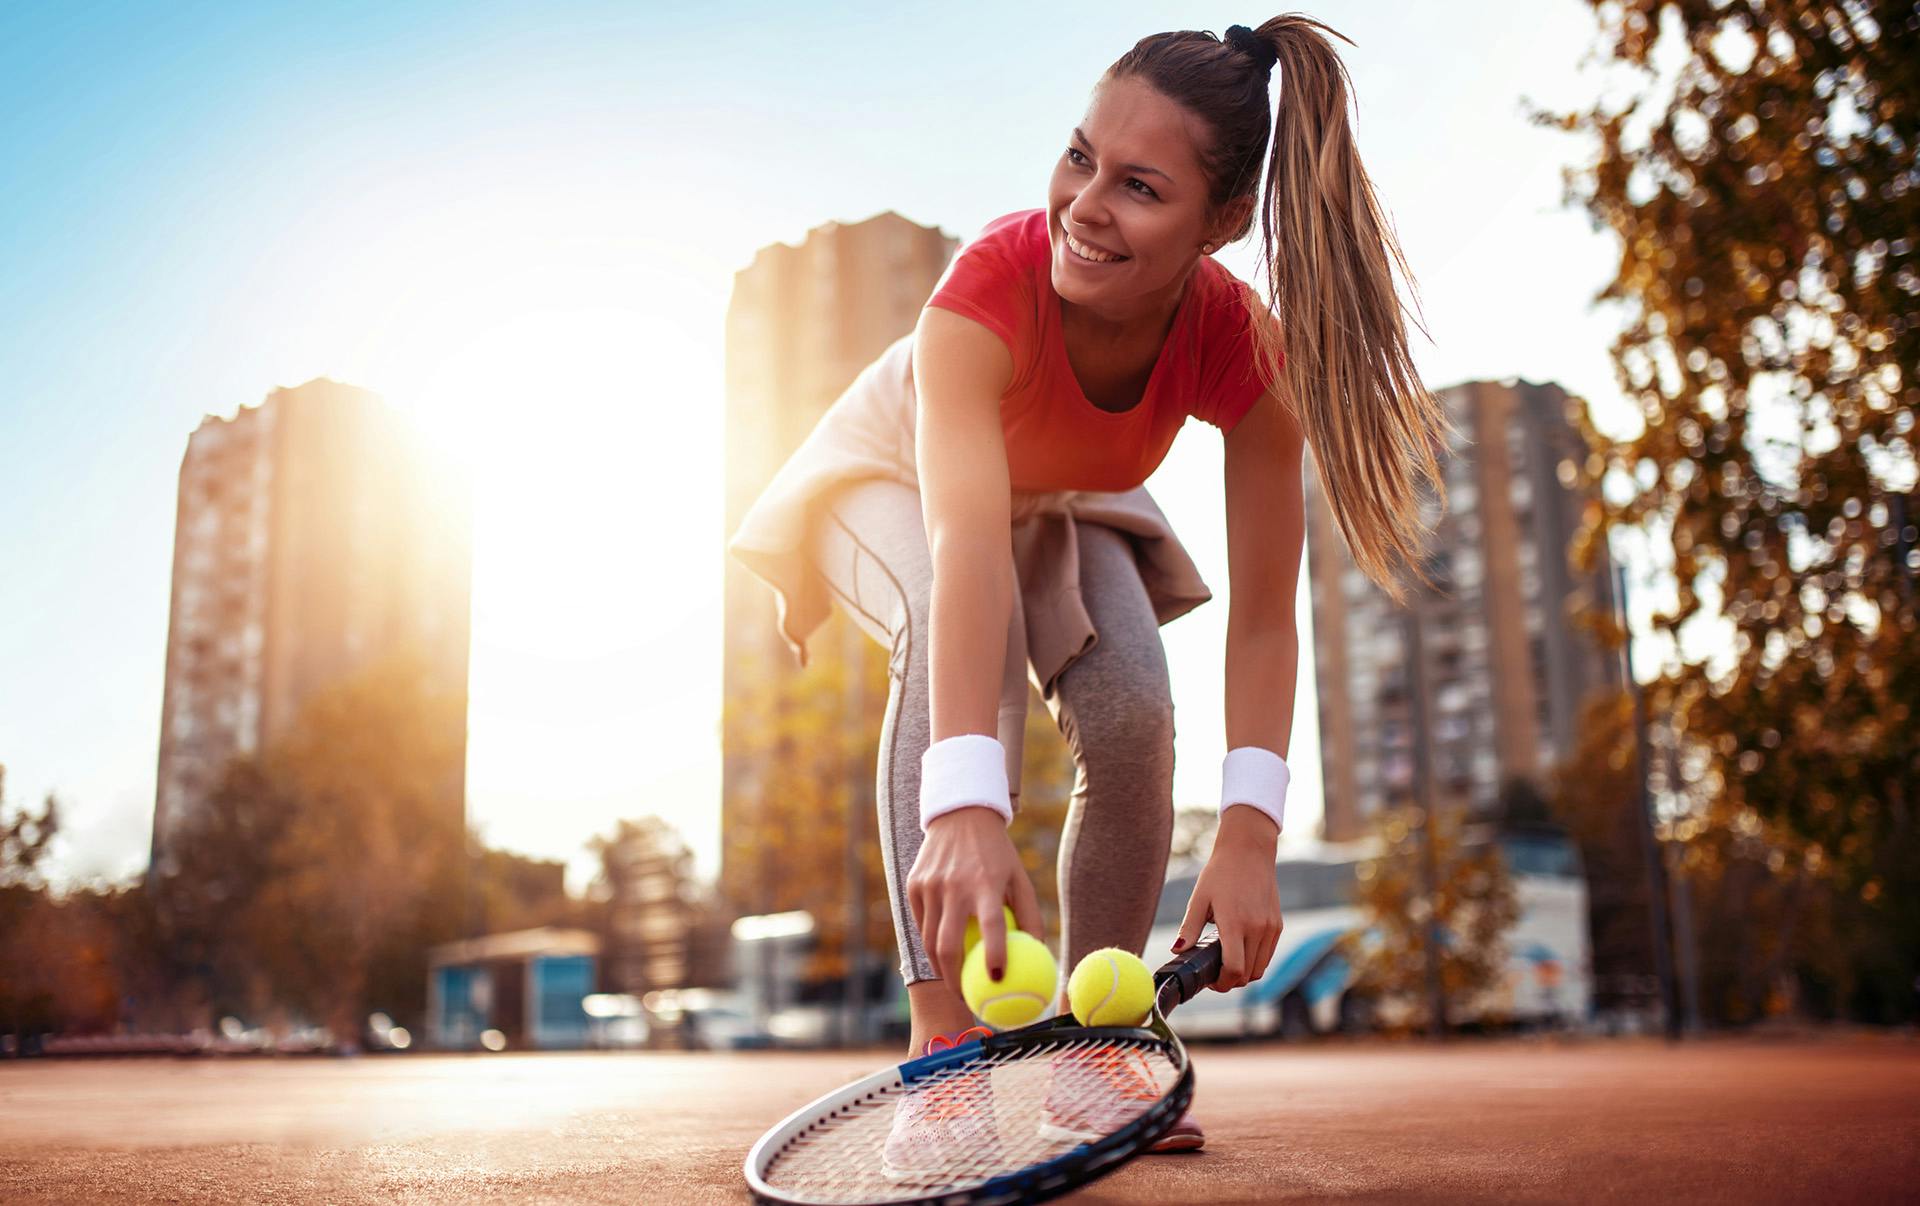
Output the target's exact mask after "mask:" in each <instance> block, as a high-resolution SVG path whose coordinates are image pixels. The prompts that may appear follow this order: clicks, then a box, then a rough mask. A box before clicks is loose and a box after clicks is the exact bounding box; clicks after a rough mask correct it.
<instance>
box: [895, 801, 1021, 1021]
mask: <svg viewBox="0 0 1920 1206" xmlns="http://www.w3.org/2000/svg"><path fill="white" fill-rule="evenodd" d="M1002 903H1005V904H1009V905H1011V906H1013V919H1014V924H1015V925H1017V926H1019V927H1020V929H1021V930H1023V931H1024V932H1026V933H1029V934H1035V935H1037V934H1039V933H1040V902H1039V900H1038V898H1036V897H1035V896H1034V894H1033V883H1032V881H1030V880H1029V879H1028V878H1027V869H1026V868H1025V867H1023V866H1021V864H1020V854H1019V851H1017V850H1015V849H1014V848H1013V839H1012V838H1010V837H1008V836H1007V823H1006V821H1004V820H1002V819H1001V817H1000V814H999V813H997V812H995V811H993V810H992V809H991V808H960V809H955V810H954V811H952V812H949V813H945V814H943V815H941V816H937V817H935V818H934V819H933V820H932V821H930V822H928V824H927V835H926V840H925V841H924V842H922V843H921V845H920V854H919V856H918V857H917V858H915V859H914V861H913V871H912V873H911V874H909V875H908V876H907V904H908V907H910V908H911V909H912V910H913V917H914V920H915V921H916V922H918V923H919V925H920V938H921V941H922V942H923V943H925V945H926V948H927V957H928V958H929V959H931V960H932V961H933V970H934V974H935V975H937V976H939V977H940V978H941V979H942V980H946V981H948V982H949V983H951V984H952V985H953V986H954V990H955V991H956V992H958V991H959V987H960V966H961V964H962V962H964V960H965V958H966V935H967V919H968V918H970V917H978V918H979V919H980V941H981V943H982V945H984V946H985V947H986V951H987V953H986V956H985V957H986V961H987V971H988V973H989V974H990V975H992V976H994V978H996V979H998V978H999V976H1000V975H1001V974H1002V973H1004V972H1005V971H1006V967H1007V928H1006V927H1007V923H1006V918H1005V917H1004V916H1003V915H1002V914H1001V912H1000V906H1001V904H1002Z"/></svg>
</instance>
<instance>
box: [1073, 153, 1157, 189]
mask: <svg viewBox="0 0 1920 1206" xmlns="http://www.w3.org/2000/svg"><path fill="white" fill-rule="evenodd" d="M1085 161H1086V156H1084V155H1082V154H1081V153H1080V152H1079V151H1077V150H1075V149H1074V148H1072V147H1068V148H1067V162H1068V163H1071V164H1073V165H1074V166H1075V167H1080V166H1082V165H1083V164H1084V163H1085ZM1127 183H1128V184H1129V185H1133V184H1137V185H1139V186H1140V195H1141V196H1143V197H1152V198H1154V199H1155V200H1158V199H1159V197H1160V194H1158V193H1156V192H1154V191H1153V189H1152V187H1151V186H1149V185H1148V184H1147V182H1146V181H1144V180H1142V179H1140V177H1138V176H1128V177H1127Z"/></svg>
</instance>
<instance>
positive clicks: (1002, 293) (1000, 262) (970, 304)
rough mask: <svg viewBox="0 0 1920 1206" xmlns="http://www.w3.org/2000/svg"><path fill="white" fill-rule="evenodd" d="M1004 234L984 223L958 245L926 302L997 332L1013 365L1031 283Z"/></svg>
mask: <svg viewBox="0 0 1920 1206" xmlns="http://www.w3.org/2000/svg"><path fill="white" fill-rule="evenodd" d="M1006 235H1007V230H1006V228H1005V227H1001V228H1000V229H997V230H996V229H993V228H989V229H988V230H987V231H986V232H984V233H983V234H981V235H980V236H979V237H978V238H976V239H974V240H973V241H972V242H970V243H968V244H967V245H966V246H964V247H962V248H961V249H960V250H959V252H958V253H957V254H955V255H954V257H953V261H952V262H951V263H949V264H948V265H947V270H946V272H945V274H943V275H942V276H941V278H940V283H939V284H938V285H936V286H935V287H934V290H933V296H932V297H929V298H928V299H927V304H928V305H929V306H938V307H940V308H941V309H942V310H952V311H953V312H954V313H956V314H964V315H966V316H967V317H968V318H971V319H973V320H974V321H975V322H978V323H980V324H981V325H982V326H984V327H986V328H987V329H988V330H990V331H992V332H993V333H994V334H996V335H998V336H999V337H1000V339H1001V341H1002V342H1003V343H1005V344H1006V345H1007V351H1008V352H1009V353H1011V354H1012V356H1013V359H1014V363H1015V364H1016V365H1017V364H1019V363H1020V340H1021V332H1022V330H1023V319H1024V317H1025V316H1026V315H1027V314H1029V313H1030V312H1031V311H1032V309H1033V297H1032V285H1031V282H1030V281H1029V280H1028V279H1027V276H1026V274H1025V273H1023V272H1022V271H1021V270H1020V267H1019V265H1018V263H1017V262H1016V261H1015V259H1014V256H1013V254H1012V250H1011V248H1010V247H1009V246H1008V245H1007V239H1006Z"/></svg>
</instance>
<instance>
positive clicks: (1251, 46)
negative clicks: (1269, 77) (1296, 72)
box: [1225, 25, 1280, 72]
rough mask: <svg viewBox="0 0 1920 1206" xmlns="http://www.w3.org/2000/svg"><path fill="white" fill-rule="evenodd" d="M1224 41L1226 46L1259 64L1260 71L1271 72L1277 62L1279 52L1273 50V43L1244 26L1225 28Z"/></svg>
mask: <svg viewBox="0 0 1920 1206" xmlns="http://www.w3.org/2000/svg"><path fill="white" fill-rule="evenodd" d="M1225 40H1226V43H1227V45H1229V46H1231V47H1233V48H1234V49H1235V50H1237V51H1239V52H1240V53H1241V54H1244V55H1246V56H1247V57H1248V58H1250V59H1252V60H1253V61H1254V62H1256V63H1258V64H1260V70H1262V71H1269V72H1270V71H1272V70H1273V65H1274V63H1276V62H1278V61H1279V58H1280V52H1279V51H1277V50H1275V49H1274V48H1273V43H1271V42H1269V41H1267V40H1266V39H1265V38H1263V37H1261V36H1260V35H1259V34H1257V33H1255V32H1253V31H1252V30H1251V29H1248V28H1247V27H1246V26H1244V25H1229V26H1227V36H1226V39H1225Z"/></svg>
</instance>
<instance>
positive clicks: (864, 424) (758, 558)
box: [727, 332, 1213, 795]
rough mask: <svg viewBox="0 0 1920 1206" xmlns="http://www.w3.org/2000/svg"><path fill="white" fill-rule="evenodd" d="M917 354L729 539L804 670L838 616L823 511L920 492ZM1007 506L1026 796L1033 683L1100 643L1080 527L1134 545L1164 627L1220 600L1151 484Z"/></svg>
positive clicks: (1007, 695) (1003, 721)
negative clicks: (849, 499) (878, 481)
mask: <svg viewBox="0 0 1920 1206" xmlns="http://www.w3.org/2000/svg"><path fill="white" fill-rule="evenodd" d="M912 350H913V336H912V333H911V332H909V333H908V334H906V335H903V336H901V337H900V338H899V339H897V340H895V341H894V342H893V344H892V345H890V346H889V347H888V348H887V350H886V351H885V352H883V353H881V355H880V357H879V358H878V359H877V360H875V361H874V362H873V363H872V364H870V365H868V366H867V367H866V368H865V369H862V370H861V372H860V375H859V376H858V377H855V378H854V380H853V383H852V384H851V385H849V386H848V387H847V389H846V391H845V392H844V393H842V394H841V395H840V397H839V398H838V399H836V400H835V401H834V403H833V405H832V406H831V407H829V408H828V409H827V412H826V413H825V414H824V415H822V416H821V417H820V421H819V422H818V423H817V424H815V425H814V428H813V431H812V432H811V433H809V434H808V436H807V438H806V440H805V441H804V442H802V443H801V445H800V447H799V448H798V449H797V450H795V452H794V454H793V455H792V456H791V457H789V458H787V461H786V463H785V464H784V465H782V466H781V468H780V471H779V472H778V473H776V474H775V475H774V477H773V480H772V481H771V482H769V483H768V484H767V487H766V489H765V490H763V491H762V492H761V494H760V496H759V498H758V499H756V500H755V501H754V504H753V506H752V507H750V508H748V510H747V513H746V515H745V517H743V518H742V519H741V521H740V528H739V530H738V531H737V532H735V533H734V534H733V537H732V538H731V539H730V540H728V542H727V551H728V552H729V553H730V554H732V555H733V556H734V557H736V558H738V559H739V560H740V562H741V563H742V564H744V565H745V566H746V567H747V568H748V569H749V570H751V571H753V573H754V575H755V576H756V577H758V578H760V579H761V580H762V581H764V582H766V584H767V585H769V586H771V587H772V588H773V590H774V594H775V596H776V603H777V607H778V616H779V627H780V635H781V636H782V637H783V638H784V639H785V640H786V642H787V645H788V646H789V647H790V648H791V649H792V650H793V652H794V656H795V657H796V658H797V659H798V661H799V664H800V665H802V666H804V665H806V662H807V648H806V642H807V637H808V636H809V635H810V634H811V633H812V632H813V631H814V629H816V628H818V627H819V626H820V625H821V624H822V623H824V622H825V621H826V619H827V617H828V615H829V614H831V611H832V607H833V602H832V597H831V595H830V594H829V592H828V590H827V586H826V583H825V582H824V581H823V580H822V579H821V577H820V574H819V572H818V571H817V570H815V569H814V568H813V566H812V565H811V564H809V563H808V561H807V558H806V553H805V549H806V536H807V531H808V527H809V525H810V523H811V522H812V520H813V517H814V516H815V514H816V513H817V511H818V508H819V506H820V505H821V503H822V502H824V501H825V500H826V499H827V498H828V497H829V496H830V495H831V494H832V493H833V492H834V491H835V490H836V489H838V488H840V487H842V486H845V485H847V484H849V483H851V482H855V481H860V480H863V479H867V478H886V479H889V480H891V481H897V482H900V483H902V484H904V485H907V486H910V487H912V488H913V489H915V490H916V491H917V490H918V489H919V475H918V472H917V471H916V469H915V459H914V442H913V436H914V413H915V404H914V387H913V363H912ZM1010 501H1011V504H1012V517H1013V532H1012V536H1013V561H1014V574H1015V582H1016V586H1015V600H1014V605H1015V608H1016V609H1017V614H1015V615H1013V616H1010V617H1009V618H1008V619H1009V636H1010V640H1013V639H1017V638H1018V636H1019V634H1020V633H1021V631H1022V630H1024V633H1025V641H1026V651H1025V656H1024V657H1022V656H1018V653H1019V651H1018V650H1016V649H1013V648H1011V647H1010V648H1009V650H1008V657H1007V666H1006V670H1005V672H1004V674H1003V680H1004V681H1003V682H1002V684H1001V708H1000V733H999V738H1000V741H1001V743H1002V744H1003V745H1004V746H1006V748H1007V763H1008V780H1009V784H1010V786H1011V788H1012V790H1013V792H1014V793H1015V794H1016V795H1017V794H1018V792H1019V785H1020V751H1021V747H1022V744H1023V743H1022V740H1021V738H1022V735H1023V734H1024V732H1025V724H1026V708H1027V684H1026V682H1025V681H1024V679H1025V678H1026V676H1027V674H1029V673H1030V674H1031V675H1032V682H1033V684H1034V686H1036V687H1038V688H1039V689H1040V691H1041V692H1042V694H1043V695H1044V696H1045V697H1047V698H1051V697H1052V693H1053V689H1054V683H1055V682H1056V680H1058V679H1059V677H1060V675H1062V674H1063V673H1065V672H1066V670H1067V668H1068V667H1069V666H1071V665H1073V663H1074V662H1075V661H1076V660H1077V659H1078V658H1079V657H1080V656H1081V655H1083V654H1085V653H1086V652H1087V651H1088V650H1090V649H1092V648H1093V647H1094V645H1095V644H1096V643H1097V642H1098V641H1099V639H1100V638H1099V634H1098V633H1097V632H1095V631H1094V627H1093V618H1092V616H1090V615H1089V614H1088V613H1087V608H1086V603H1085V601H1084V600H1083V599H1082V598H1081V594H1080V558H1079V535H1078V529H1077V525H1078V524H1081V523H1097V524H1103V525H1105V526H1107V527H1110V528H1113V529H1115V530H1117V531H1119V532H1121V533H1123V534H1125V535H1126V536H1127V537H1128V543H1129V544H1130V545H1131V546H1132V548H1133V553H1134V559H1135V561H1136V562H1137V563H1138V565H1139V568H1140V579H1141V581H1142V582H1143V583H1144V584H1145V585H1146V588H1147V597H1148V599H1149V600H1150V601H1151V603H1152V605H1153V611H1154V615H1155V617H1156V618H1157V619H1158V620H1159V622H1160V623H1162V624H1165V623H1167V622H1168V621H1170V620H1173V619H1175V618H1176V617H1178V616H1182V615H1185V614H1186V613H1187V612H1189V611H1192V610H1193V609H1194V608H1196V607H1198V606H1200V604H1202V603H1205V602H1206V601H1207V600H1208V599H1210V598H1212V597H1213V594H1212V592H1211V591H1210V590H1208V589H1207V584H1206V583H1205V582H1204V581H1202V580H1201V577H1200V570H1199V567H1198V566H1196V565H1195V564H1194V563H1193V559H1192V558H1191V557H1190V556H1188V554H1187V551H1186V549H1185V548H1184V547H1183V546H1182V545H1181V544H1180V540H1179V538H1178V537H1176V536H1175V535H1174V532H1173V528H1172V526H1171V525H1169V524H1168V522H1167V518H1166V516H1165V515H1163V514H1161V512H1160V508H1159V506H1158V505H1157V504H1155V502H1154V501H1153V499H1152V497H1151V496H1149V495H1148V494H1147V490H1146V487H1144V486H1137V487H1135V488H1134V489H1132V490H1127V491H1124V492H1120V493H1100V492H1094V491H1075V490H1063V491H1049V492H1035V491H1022V490H1015V491H1014V492H1013V495H1012V498H1011V500H1010ZM1023 620H1024V623H1022V621H1023Z"/></svg>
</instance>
